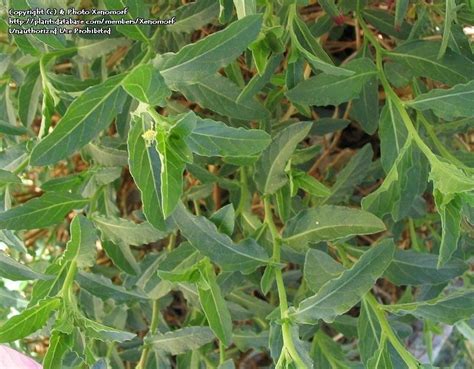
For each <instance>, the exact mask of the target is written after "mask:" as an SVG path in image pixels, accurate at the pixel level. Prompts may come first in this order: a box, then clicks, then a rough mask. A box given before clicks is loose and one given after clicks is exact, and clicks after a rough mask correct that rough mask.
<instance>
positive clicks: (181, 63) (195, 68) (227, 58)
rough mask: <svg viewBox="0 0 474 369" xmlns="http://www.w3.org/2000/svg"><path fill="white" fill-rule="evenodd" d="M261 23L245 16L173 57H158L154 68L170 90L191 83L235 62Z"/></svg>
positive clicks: (171, 55) (164, 55) (167, 55)
mask: <svg viewBox="0 0 474 369" xmlns="http://www.w3.org/2000/svg"><path fill="white" fill-rule="evenodd" d="M261 24H262V17H261V16H260V15H251V16H248V17H245V18H243V19H241V20H238V21H236V22H233V23H232V24H231V25H230V26H228V27H227V28H226V29H224V30H223V31H220V32H216V33H214V34H212V35H210V36H208V37H206V38H204V39H202V40H199V41H197V42H196V43H194V44H190V45H187V46H185V47H183V48H182V49H180V50H179V51H178V52H177V53H176V54H174V53H167V54H163V55H159V56H158V57H157V58H156V59H155V60H154V65H155V67H157V68H158V70H159V71H160V73H161V75H162V76H163V77H164V79H165V81H166V84H167V85H168V86H170V87H171V88H174V87H175V86H176V84H179V83H181V84H183V83H184V84H192V83H193V82H197V81H199V80H201V79H203V78H205V77H207V76H208V75H210V74H213V73H215V72H216V71H217V70H218V69H219V68H220V67H223V66H225V65H227V64H229V63H230V62H231V61H233V60H234V59H236V58H237V57H238V56H239V55H240V54H241V53H242V52H243V51H244V50H245V49H246V47H247V46H248V45H249V44H250V43H251V42H252V41H253V40H255V38H256V37H257V35H258V33H259V32H260V26H261Z"/></svg>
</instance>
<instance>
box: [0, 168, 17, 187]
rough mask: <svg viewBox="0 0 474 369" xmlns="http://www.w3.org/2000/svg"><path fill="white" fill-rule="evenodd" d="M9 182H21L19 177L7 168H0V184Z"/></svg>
mask: <svg viewBox="0 0 474 369" xmlns="http://www.w3.org/2000/svg"><path fill="white" fill-rule="evenodd" d="M9 183H21V179H20V178H18V177H17V176H16V175H15V174H13V173H12V172H10V171H8V170H3V169H0V185H2V184H9Z"/></svg>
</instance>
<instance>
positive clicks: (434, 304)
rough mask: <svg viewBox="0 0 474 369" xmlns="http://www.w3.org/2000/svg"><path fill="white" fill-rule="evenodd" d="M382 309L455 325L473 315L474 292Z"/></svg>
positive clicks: (386, 306)
mask: <svg viewBox="0 0 474 369" xmlns="http://www.w3.org/2000/svg"><path fill="white" fill-rule="evenodd" d="M383 307H384V309H386V310H388V311H391V312H394V313H397V314H411V315H414V316H416V317H418V318H420V319H429V320H432V321H435V322H442V323H446V324H455V323H457V322H459V321H460V320H465V319H469V318H471V317H472V316H473V315H474V292H473V291H470V290H466V291H460V292H456V293H453V294H451V295H449V296H442V297H438V298H435V299H432V300H428V301H420V302H413V303H408V304H398V305H384V306H383Z"/></svg>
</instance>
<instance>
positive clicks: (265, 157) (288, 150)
mask: <svg viewBox="0 0 474 369" xmlns="http://www.w3.org/2000/svg"><path fill="white" fill-rule="evenodd" d="M311 124H312V123H311V122H299V123H295V124H292V125H290V126H289V127H287V128H285V129H284V130H283V131H281V132H280V133H279V134H278V135H277V136H275V138H274V139H273V141H272V143H271V144H270V145H269V146H268V147H267V148H266V149H265V150H264V151H263V152H262V155H261V156H260V158H259V160H258V161H257V163H256V164H255V168H256V170H255V182H256V184H257V188H258V190H259V191H260V192H261V193H263V194H272V193H275V192H276V191H277V190H278V189H280V188H281V187H282V186H284V185H285V183H286V182H287V181H288V176H287V175H286V173H285V167H286V164H287V163H288V160H290V158H291V155H292V154H293V152H294V151H295V149H296V146H297V145H298V143H299V142H300V141H301V140H303V138H305V137H306V135H307V134H308V132H309V130H310V128H311Z"/></svg>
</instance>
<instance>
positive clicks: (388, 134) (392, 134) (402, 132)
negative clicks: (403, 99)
mask: <svg viewBox="0 0 474 369" xmlns="http://www.w3.org/2000/svg"><path fill="white" fill-rule="evenodd" d="M378 133H379V138H380V161H381V163H382V167H383V169H384V170H385V173H388V172H389V171H390V169H391V168H392V166H393V164H394V163H395V160H396V159H397V157H398V156H399V155H400V153H401V151H402V148H403V146H404V144H405V141H406V139H407V137H408V132H407V129H406V127H405V124H404V123H403V120H402V118H401V116H400V113H399V112H398V110H397V109H396V107H395V106H394V104H393V102H392V100H390V99H387V100H386V102H385V106H384V107H383V108H382V112H381V113H380V123H379V132H378Z"/></svg>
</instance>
